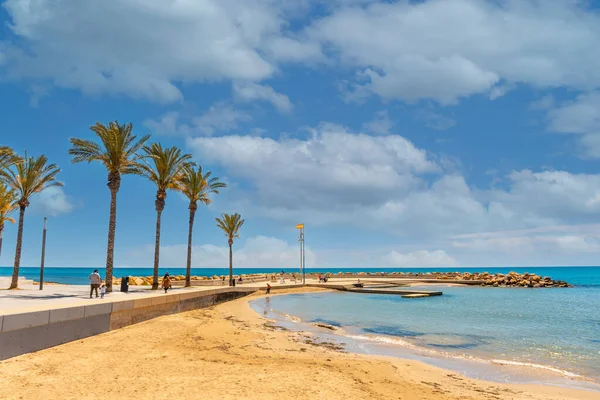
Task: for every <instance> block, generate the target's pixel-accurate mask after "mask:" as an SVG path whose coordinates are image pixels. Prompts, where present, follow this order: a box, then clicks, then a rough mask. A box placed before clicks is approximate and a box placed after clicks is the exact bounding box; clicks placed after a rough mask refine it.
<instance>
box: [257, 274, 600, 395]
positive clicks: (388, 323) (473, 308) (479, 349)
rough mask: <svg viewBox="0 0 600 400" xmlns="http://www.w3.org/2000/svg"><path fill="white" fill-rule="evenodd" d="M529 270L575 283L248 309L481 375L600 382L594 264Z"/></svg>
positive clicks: (337, 298) (315, 299) (282, 301)
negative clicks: (331, 327)
mask: <svg viewBox="0 0 600 400" xmlns="http://www.w3.org/2000/svg"><path fill="white" fill-rule="evenodd" d="M528 269H529V270H530V271H531V272H536V273H541V274H542V275H549V276H552V277H553V278H556V279H563V280H567V281H568V282H571V283H573V284H575V285H577V286H576V287H574V288H566V289H559V288H547V289H522V288H487V287H441V288H439V290H442V291H443V293H444V294H443V296H440V297H431V298H424V299H403V298H401V297H400V296H397V295H369V294H357V293H343V292H334V293H312V294H294V295H286V296H273V297H271V298H267V299H259V300H256V301H254V302H253V303H252V307H253V308H254V309H255V310H256V311H258V312H260V313H262V314H264V315H266V316H267V317H269V318H273V319H276V320H278V321H279V323H280V324H282V325H283V326H285V327H287V328H290V329H296V330H301V331H309V332H312V333H313V334H318V335H320V336H323V337H325V338H330V339H334V340H337V341H341V342H343V343H345V344H346V345H347V346H348V347H349V348H350V350H354V351H358V352H365V353H375V354H384V355H396V356H400V357H408V358H414V359H419V360H421V361H426V362H429V363H431V364H434V365H438V366H442V367H445V368H451V369H455V370H458V371H460V372H462V373H465V374H467V375H470V376H473V377H475V378H481V379H491V380H497V381H504V382H537V383H547V384H559V385H569V386H577V387H586V388H591V389H593V390H600V386H597V384H598V383H600V268H597V267H593V268H591V267H590V268H574V267H573V268H544V269H535V268H528ZM517 270H518V269H517ZM489 271H490V272H492V271H493V269H491V268H490V269H489ZM423 289H428V290H431V289H432V287H427V288H423ZM315 322H321V323H327V324H330V325H334V326H337V327H339V328H340V329H339V331H337V332H331V331H327V330H324V329H320V328H316V327H314V326H312V325H311V323H315Z"/></svg>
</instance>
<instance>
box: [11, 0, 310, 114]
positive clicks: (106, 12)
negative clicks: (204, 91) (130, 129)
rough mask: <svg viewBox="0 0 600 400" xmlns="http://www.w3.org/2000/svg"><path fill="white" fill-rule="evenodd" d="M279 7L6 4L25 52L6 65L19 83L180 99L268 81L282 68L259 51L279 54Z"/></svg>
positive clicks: (224, 0)
mask: <svg viewBox="0 0 600 400" xmlns="http://www.w3.org/2000/svg"><path fill="white" fill-rule="evenodd" d="M274 3H275V2H272V1H267V0H243V1H242V0H205V1H198V2H190V1H178V2H164V1H159V0H150V1H147V2H139V1H134V0H125V1H122V0H105V1H101V2H81V1H71V0H59V1H58V2H57V1H54V0H39V1H35V2H28V1H27V2H26V1H22V0H8V1H6V2H4V4H3V6H4V8H5V9H6V11H7V12H8V14H9V16H10V17H11V19H12V25H11V29H12V32H13V34H14V35H15V37H16V40H15V41H14V42H15V43H19V44H22V45H23V47H22V48H19V47H15V45H13V46H8V48H7V49H6V50H5V51H4V52H3V54H4V55H3V57H2V58H3V59H4V64H5V65H6V68H7V69H6V73H7V74H8V75H9V76H10V77H12V78H17V79H18V78H34V79H47V80H50V81H52V82H54V83H55V84H56V85H57V86H61V87H66V88H76V89H80V90H82V91H83V92H84V93H116V94H123V95H127V96H132V97H143V98H148V99H151V100H156V101H162V102H171V101H176V100H179V99H181V97H182V95H181V92H180V90H179V88H178V87H177V83H178V82H204V81H218V80H223V79H225V80H229V79H241V80H246V79H248V80H261V79H264V78H267V77H269V76H271V74H272V73H273V72H274V71H275V69H276V66H275V65H274V64H273V62H271V61H269V60H267V59H266V58H265V57H264V56H263V55H262V54H261V53H262V52H263V50H262V49H266V48H269V49H270V52H271V53H272V54H273V56H277V55H278V47H277V46H272V45H271V42H272V41H273V40H275V39H278V38H280V37H281V27H282V24H283V20H282V19H281V17H280V9H279V7H277V6H276V4H274ZM107 21H108V22H107ZM90 38H93V43H94V45H93V46H90ZM287 41H288V42H289V43H291V44H296V41H295V40H294V39H293V38H287ZM298 46H300V44H298ZM5 47H6V46H5ZM280 47H281V46H280ZM314 47H315V45H312V48H314ZM25 49H26V50H25ZM312 51H313V53H314V52H315V51H316V50H312Z"/></svg>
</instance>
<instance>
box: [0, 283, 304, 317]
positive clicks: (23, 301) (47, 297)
mask: <svg viewBox="0 0 600 400" xmlns="http://www.w3.org/2000/svg"><path fill="white" fill-rule="evenodd" d="M269 283H270V284H271V286H272V287H273V288H276V287H278V286H282V284H280V283H279V282H277V283H275V282H269ZM9 284H10V281H9V279H8V278H0V315H7V314H15V313H22V312H28V311H41V310H50V309H54V308H63V307H69V306H84V305H92V304H99V303H110V302H115V301H117V302H120V301H123V300H134V299H142V298H151V297H156V296H164V295H165V292H164V290H162V289H159V290H151V288H150V287H149V286H130V287H129V293H122V292H120V291H118V290H119V287H118V286H116V287H115V289H117V290H116V291H114V292H112V293H107V294H106V295H105V296H104V298H103V299H101V298H95V297H94V298H92V299H90V286H89V285H45V286H44V289H43V290H39V286H38V285H37V284H36V285H34V284H32V283H30V281H25V282H23V283H20V284H19V289H18V290H7V289H6V288H7V287H8V286H9ZM290 284H292V285H294V283H293V282H291V283H290V282H289V281H286V283H285V285H286V286H287V285H290ZM295 285H297V286H300V285H301V284H300V283H297V284H295ZM266 286H267V282H259V283H254V284H252V283H247V284H242V285H238V286H237V287H240V288H253V289H263V290H264V289H265V288H266ZM223 287H227V286H223V285H216V286H194V287H191V288H183V287H174V288H173V289H171V290H169V294H180V293H191V292H206V291H210V290H214V289H218V288H223ZM94 295H95V294H94Z"/></svg>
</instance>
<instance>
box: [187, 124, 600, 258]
mask: <svg viewBox="0 0 600 400" xmlns="http://www.w3.org/2000/svg"><path fill="white" fill-rule="evenodd" d="M187 144H188V146H189V147H190V148H191V151H192V152H193V154H194V155H195V156H197V157H198V158H199V159H201V160H203V161H205V162H215V163H218V164H220V165H221V166H222V167H223V168H224V169H225V171H226V174H227V176H228V177H229V178H230V179H233V180H240V179H243V180H245V181H246V182H247V183H248V185H246V186H245V188H244V189H243V190H242V189H239V191H238V192H236V193H235V194H233V193H232V194H231V197H230V200H228V201H230V202H231V203H232V204H231V206H232V207H233V206H235V208H236V209H239V210H241V212H243V213H245V214H248V215H254V216H257V217H266V218H270V219H274V220H280V221H282V222H283V221H285V223H293V222H294V221H298V220H302V221H305V222H306V223H310V224H312V225H318V226H326V225H329V226H331V225H335V226H340V227H343V226H345V227H359V228H361V229H367V230H373V231H376V232H391V233H394V234H397V235H402V236H406V237H410V238H413V239H415V240H438V239H442V238H445V237H448V236H452V235H458V234H467V233H476V232H486V231H494V230H507V229H525V228H535V227H540V226H550V225H556V224H577V223H583V222H586V223H589V222H595V221H596V222H600V175H594V174H571V173H569V172H566V171H542V172H533V171H529V170H522V171H513V172H511V173H510V174H508V175H506V176H505V177H502V180H501V181H499V182H500V183H501V184H502V187H495V188H492V189H486V190H481V189H477V188H474V187H471V186H470V185H469V184H468V183H467V181H466V179H465V177H464V176H462V175H461V174H460V173H459V172H451V171H455V168H453V169H450V170H449V169H447V168H449V167H447V166H446V163H444V162H442V161H441V160H440V161H437V162H436V161H435V159H436V157H435V156H434V155H432V154H428V153H427V152H425V151H423V150H421V149H418V148H416V147H415V146H414V145H413V144H412V143H410V142H409V141H407V140H406V139H405V138H403V137H401V136H397V135H394V136H376V137H373V136H367V135H362V134H354V133H351V132H348V131H347V130H345V129H344V128H341V127H339V126H336V125H331V124H322V125H321V126H320V127H319V128H317V129H315V130H314V131H313V132H312V136H310V137H308V138H305V139H290V138H282V139H280V140H274V139H271V138H264V137H247V136H245V137H242V136H223V137H218V138H195V139H188V141H187ZM498 178H499V177H495V178H494V179H498ZM440 249H441V250H446V249H445V248H440Z"/></svg>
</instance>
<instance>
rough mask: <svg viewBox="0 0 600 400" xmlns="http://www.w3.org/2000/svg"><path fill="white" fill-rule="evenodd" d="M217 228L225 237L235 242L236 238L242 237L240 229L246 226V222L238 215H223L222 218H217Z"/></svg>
mask: <svg viewBox="0 0 600 400" xmlns="http://www.w3.org/2000/svg"><path fill="white" fill-rule="evenodd" d="M215 220H216V221H217V226H218V227H219V228H221V229H222V230H223V232H224V233H225V236H226V237H227V238H228V239H229V240H230V241H233V239H235V238H239V237H240V228H241V227H242V225H244V222H246V221H245V220H243V219H242V216H241V215H240V214H238V213H235V214H232V215H231V214H221V218H215Z"/></svg>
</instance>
